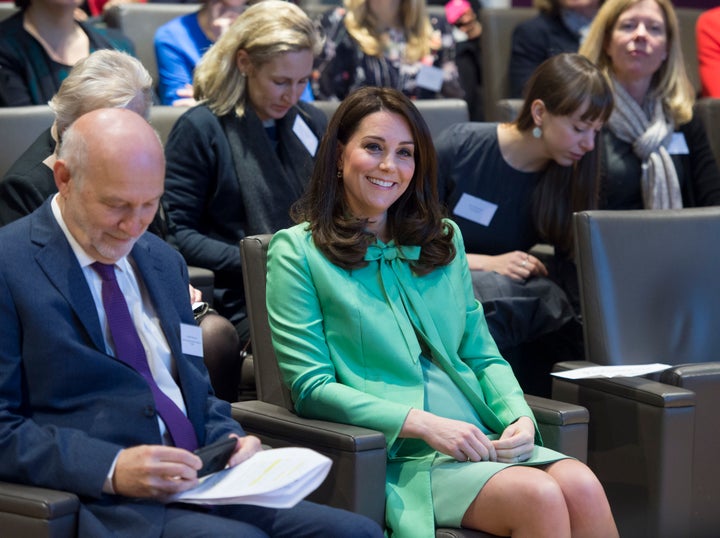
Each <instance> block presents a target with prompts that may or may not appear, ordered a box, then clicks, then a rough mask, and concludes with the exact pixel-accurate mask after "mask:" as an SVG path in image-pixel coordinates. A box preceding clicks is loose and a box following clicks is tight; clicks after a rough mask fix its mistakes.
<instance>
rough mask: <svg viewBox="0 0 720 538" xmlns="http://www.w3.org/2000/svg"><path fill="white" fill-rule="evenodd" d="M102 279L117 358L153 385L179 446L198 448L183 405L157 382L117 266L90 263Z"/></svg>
mask: <svg viewBox="0 0 720 538" xmlns="http://www.w3.org/2000/svg"><path fill="white" fill-rule="evenodd" d="M90 267H92V268H93V269H94V270H95V272H96V273H97V274H98V275H100V278H101V279H102V300H103V306H104V307H105V314H106V315H107V321H108V326H109V327H110V334H111V335H112V339H113V343H114V344H115V353H116V354H117V358H118V359H120V360H121V361H123V362H124V363H125V364H127V365H129V366H131V367H132V368H133V369H135V370H136V371H137V372H138V373H139V374H140V375H142V376H143V378H145V381H146V382H147V384H148V385H150V389H151V390H152V394H153V397H154V398H155V406H156V407H157V411H158V413H159V414H160V417H161V418H162V419H163V422H165V426H167V429H168V432H169V433H170V437H172V440H173V443H174V444H175V446H177V447H180V448H185V449H187V450H195V449H196V448H197V447H198V442H197V437H196V435H195V430H194V429H193V426H192V424H191V423H190V421H189V420H188V418H187V417H186V416H185V415H184V414H183V412H182V411H181V410H180V408H179V407H178V406H177V405H175V402H173V401H172V400H171V399H170V398H169V397H168V396H167V394H165V393H164V392H163V391H162V390H160V387H158V386H157V383H155V379H154V378H153V376H152V373H151V372H150V366H149V365H148V361H147V356H146V355H145V348H144V347H143V345H142V342H141V341H140V337H139V336H138V333H137V330H136V329H135V325H134V324H133V322H132V318H131V317H130V310H129V309H128V305H127V303H126V302H125V297H124V296H123V293H122V291H121V290H120V286H119V285H118V282H117V279H116V278H115V266H114V265H108V264H105V263H100V262H95V263H93V264H91V265H90Z"/></svg>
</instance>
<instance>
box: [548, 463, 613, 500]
mask: <svg viewBox="0 0 720 538" xmlns="http://www.w3.org/2000/svg"><path fill="white" fill-rule="evenodd" d="M548 474H549V475H550V476H552V477H553V478H554V479H555V481H556V482H557V483H558V484H559V485H560V488H561V489H562V491H563V494H564V495H565V496H566V497H568V498H573V499H593V498H597V497H602V498H604V497H605V490H604V489H603V486H602V484H601V483H600V480H598V478H597V476H595V473H593V472H592V470H591V469H590V468H589V467H588V466H587V465H585V464H584V463H582V462H580V461H577V460H572V459H567V460H561V461H559V462H557V463H555V464H553V465H552V466H551V467H550V468H549V469H548Z"/></svg>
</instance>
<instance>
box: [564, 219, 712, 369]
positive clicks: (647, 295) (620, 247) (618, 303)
mask: <svg viewBox="0 0 720 538" xmlns="http://www.w3.org/2000/svg"><path fill="white" fill-rule="evenodd" d="M574 224H575V238H576V242H577V253H576V261H577V264H578V271H579V278H580V294H581V301H582V308H583V318H584V330H585V346H586V357H587V360H589V361H592V362H595V363H598V364H638V363H647V362H666V363H669V364H681V363H687V362H706V361H711V360H717V356H718V355H717V350H718V349H720V330H718V325H717V323H718V320H720V278H718V275H720V249H719V248H718V245H717V238H718V237H720V208H700V209H683V210H655V211H653V210H638V211H588V212H583V213H578V214H576V215H575V218H574Z"/></svg>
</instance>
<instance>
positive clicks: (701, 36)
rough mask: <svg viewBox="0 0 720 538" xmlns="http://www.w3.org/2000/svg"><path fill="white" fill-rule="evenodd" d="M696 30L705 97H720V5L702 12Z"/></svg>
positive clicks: (701, 79)
mask: <svg viewBox="0 0 720 538" xmlns="http://www.w3.org/2000/svg"><path fill="white" fill-rule="evenodd" d="M695 32H696V35H697V51H698V62H699V68H700V81H701V82H702V94H703V97H720V7H716V8H713V9H708V10H707V11H705V12H704V13H702V14H701V15H700V17H698V21H697V26H696V27H695Z"/></svg>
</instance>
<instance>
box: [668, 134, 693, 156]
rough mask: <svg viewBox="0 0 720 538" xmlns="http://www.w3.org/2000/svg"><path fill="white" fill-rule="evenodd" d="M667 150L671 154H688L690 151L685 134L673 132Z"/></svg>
mask: <svg viewBox="0 0 720 538" xmlns="http://www.w3.org/2000/svg"><path fill="white" fill-rule="evenodd" d="M667 150H668V153H669V154H670V155H687V154H688V153H690V149H689V148H688V145H687V140H685V135H684V134H682V133H673V136H672V140H670V145H669V146H668V149H667Z"/></svg>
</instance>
